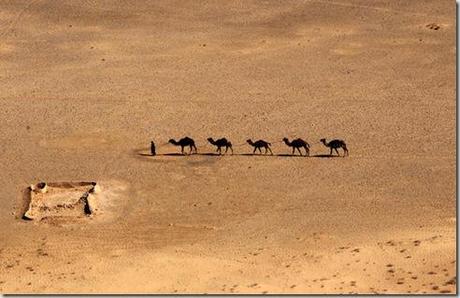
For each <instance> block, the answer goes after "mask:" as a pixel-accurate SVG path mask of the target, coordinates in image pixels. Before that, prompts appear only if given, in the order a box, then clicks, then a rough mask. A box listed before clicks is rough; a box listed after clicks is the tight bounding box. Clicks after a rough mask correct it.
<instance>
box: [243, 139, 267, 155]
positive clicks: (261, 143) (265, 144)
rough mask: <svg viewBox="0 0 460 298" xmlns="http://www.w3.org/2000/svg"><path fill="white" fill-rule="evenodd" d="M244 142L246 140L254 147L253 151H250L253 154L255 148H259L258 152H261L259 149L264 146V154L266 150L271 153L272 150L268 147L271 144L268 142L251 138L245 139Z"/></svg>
mask: <svg viewBox="0 0 460 298" xmlns="http://www.w3.org/2000/svg"><path fill="white" fill-rule="evenodd" d="M246 142H248V144H249V145H251V146H253V147H254V151H253V152H252V154H255V153H256V150H259V152H260V154H262V150H260V148H262V147H263V148H265V154H267V151H270V153H271V155H273V152H272V150H271V149H270V145H271V144H270V143H268V142H265V141H263V140H258V141H256V142H253V141H252V140H251V139H249V140H246Z"/></svg>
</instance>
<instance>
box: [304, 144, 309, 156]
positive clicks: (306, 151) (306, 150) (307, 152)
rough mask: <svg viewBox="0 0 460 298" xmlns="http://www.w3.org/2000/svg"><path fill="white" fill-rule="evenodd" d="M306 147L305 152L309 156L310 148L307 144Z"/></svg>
mask: <svg viewBox="0 0 460 298" xmlns="http://www.w3.org/2000/svg"><path fill="white" fill-rule="evenodd" d="M304 148H305V153H306V154H307V156H310V149H308V147H307V146H305V147H304Z"/></svg>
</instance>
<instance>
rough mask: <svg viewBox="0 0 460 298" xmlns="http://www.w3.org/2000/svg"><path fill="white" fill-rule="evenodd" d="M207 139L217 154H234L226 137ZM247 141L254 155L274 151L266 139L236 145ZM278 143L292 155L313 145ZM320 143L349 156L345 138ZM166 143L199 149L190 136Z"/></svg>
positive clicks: (285, 140)
mask: <svg viewBox="0 0 460 298" xmlns="http://www.w3.org/2000/svg"><path fill="white" fill-rule="evenodd" d="M207 141H208V142H209V143H210V144H211V145H213V146H215V147H216V148H217V149H216V152H217V154H219V155H222V154H226V153H227V152H228V150H229V149H230V151H231V154H232V155H233V145H232V143H231V142H230V141H229V140H227V139H226V138H220V139H217V140H214V139H213V138H208V139H207ZM246 143H247V144H249V145H250V146H251V147H253V148H254V150H253V151H252V154H253V155H254V154H256V152H257V151H259V154H262V149H264V153H263V154H268V153H270V155H273V152H272V149H271V145H272V144H271V143H269V142H267V141H264V140H258V141H255V142H254V141H252V140H251V139H248V140H246V142H245V143H242V144H239V145H236V146H242V145H245V144H246ZM276 143H284V144H286V146H288V147H290V148H292V153H291V155H292V156H294V155H295V154H296V150H297V152H299V154H300V156H310V147H311V146H310V144H309V143H307V142H306V141H304V140H302V139H300V138H297V139H293V140H292V141H289V139H288V138H283V140H282V141H279V142H276ZM319 143H322V144H323V145H324V146H326V147H328V148H329V149H330V153H329V156H331V157H332V156H334V155H333V152H334V151H335V153H337V156H340V153H339V151H338V149H342V150H343V155H342V157H345V156H348V148H347V144H346V143H345V141H343V140H338V139H334V140H331V141H329V142H327V141H326V139H321V140H319V142H317V143H315V144H319ZM166 144H172V145H174V146H178V147H180V148H181V154H183V155H185V154H186V153H185V150H184V149H185V148H186V147H188V148H189V152H188V155H191V154H194V153H195V154H197V153H198V149H197V147H196V145H195V141H194V140H193V139H192V138H189V137H184V138H182V139H180V140H179V141H176V140H174V139H170V140H169V141H168V143H166ZM222 148H225V152H224V153H222ZM301 149H303V151H305V155H303V153H302V150H301ZM150 153H151V154H152V156H154V155H156V147H155V143H154V142H153V141H152V142H151V143H150Z"/></svg>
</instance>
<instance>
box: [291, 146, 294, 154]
mask: <svg viewBox="0 0 460 298" xmlns="http://www.w3.org/2000/svg"><path fill="white" fill-rule="evenodd" d="M294 154H295V147H292V153H291V155H294Z"/></svg>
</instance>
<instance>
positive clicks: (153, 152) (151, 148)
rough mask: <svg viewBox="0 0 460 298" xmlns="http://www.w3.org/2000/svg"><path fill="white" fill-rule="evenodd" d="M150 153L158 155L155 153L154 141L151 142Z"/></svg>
mask: <svg viewBox="0 0 460 298" xmlns="http://www.w3.org/2000/svg"><path fill="white" fill-rule="evenodd" d="M150 152H151V153H152V156H155V155H156V154H157V153H156V152H155V143H154V142H153V141H151V142H150Z"/></svg>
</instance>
